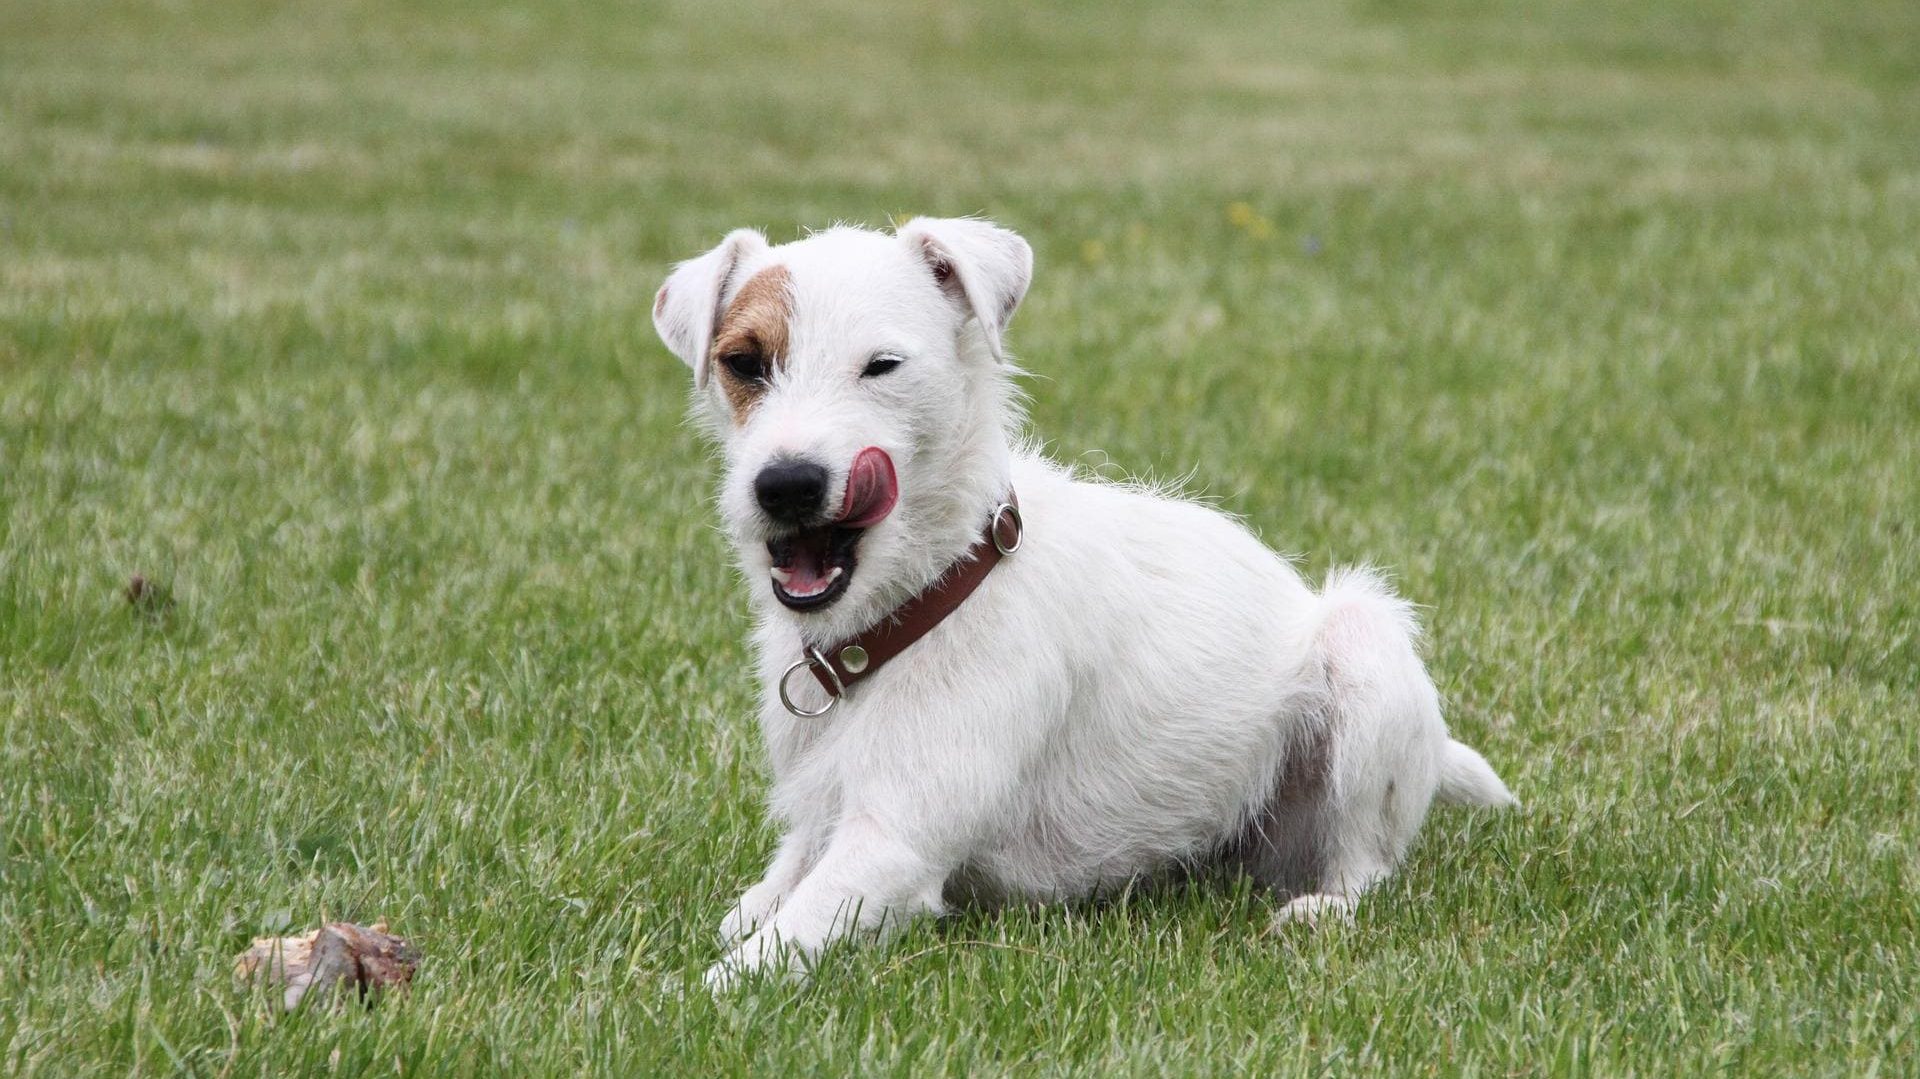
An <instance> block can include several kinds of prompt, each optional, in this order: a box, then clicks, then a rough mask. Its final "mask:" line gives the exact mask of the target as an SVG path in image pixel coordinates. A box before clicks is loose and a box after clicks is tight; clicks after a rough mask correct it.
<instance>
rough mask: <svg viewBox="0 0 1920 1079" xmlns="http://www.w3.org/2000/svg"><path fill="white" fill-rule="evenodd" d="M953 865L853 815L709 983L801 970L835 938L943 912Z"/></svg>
mask: <svg viewBox="0 0 1920 1079" xmlns="http://www.w3.org/2000/svg"><path fill="white" fill-rule="evenodd" d="M951 869H952V867H951V866H948V865H945V864H942V863H941V862H940V861H938V860H936V859H933V858H929V857H927V856H926V855H924V854H923V853H922V852H920V851H917V850H915V849H914V848H913V846H912V845H911V844H909V843H907V842H905V841H903V840H902V839H901V838H899V837H898V836H897V835H896V834H894V833H893V832H892V831H890V830H889V829H887V828H884V827H882V826H881V824H880V823H879V822H877V821H875V820H874V819H873V818H871V817H868V816H865V815H854V816H851V817H848V818H847V819H846V820H843V821H842V822H841V824H840V826H839V828H838V829H837V830H836V831H835V832H834V835H833V838H832V839H831V840H830V841H829V842H828V844H827V848H826V850H825V851H823V852H822V853H821V855H820V860H819V862H818V863H817V864H815V865H814V867H813V869H812V870H811V871H810V872H808V873H807V875H806V877H805V878H804V879H803V880H801V882H800V884H799V886H798V887H796V888H794V889H793V891H792V893H791V894H789V895H788V896H787V897H786V898H785V899H784V900H782V901H781V902H780V904H779V906H778V908H777V909H776V910H775V911H774V912H773V915H772V917H771V918H770V919H769V920H768V921H767V922H766V924H764V925H762V926H761V927H760V928H759V929H757V930H755V931H754V932H753V934H752V935H751V936H749V937H747V939H746V940H744V941H742V942H741V943H740V945H739V946H738V947H736V948H734V949H733V951H732V952H731V953H729V954H728V955H727V957H726V958H725V959H722V960H721V961H720V962H718V963H716V964H714V965H713V967H712V968H711V969H710V970H708V971H707V984H708V985H709V986H711V987H713V988H714V989H716V990H717V989H723V988H725V987H727V986H729V985H732V984H733V982H734V981H735V980H736V979H737V978H738V977H739V976H740V975H742V974H745V973H747V972H750V971H756V970H764V971H769V972H777V973H781V974H798V973H801V972H802V971H803V970H804V967H805V965H806V964H807V963H809V962H811V961H812V959H813V958H814V957H815V956H817V955H819V954H820V951H821V949H822V948H824V947H826V945H827V944H828V943H830V942H831V941H833V940H834V939H836V938H839V937H842V936H848V935H851V934H853V933H855V932H867V933H881V932H886V931H888V930H891V929H893V928H896V927H898V926H899V925H901V924H902V923H904V922H905V921H907V920H908V919H910V918H912V917H914V916H916V915H920V914H937V913H939V912H940V909H941V907H940V892H941V888H942V887H943V886H944V885H945V883H946V879H947V876H948V874H949V872H950V871H951Z"/></svg>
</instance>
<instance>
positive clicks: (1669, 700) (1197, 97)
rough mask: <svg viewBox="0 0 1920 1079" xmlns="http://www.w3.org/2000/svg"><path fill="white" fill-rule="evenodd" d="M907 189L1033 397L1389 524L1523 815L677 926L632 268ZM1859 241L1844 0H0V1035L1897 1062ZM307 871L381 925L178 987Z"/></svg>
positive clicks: (689, 482)
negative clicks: (1004, 895)
mask: <svg viewBox="0 0 1920 1079" xmlns="http://www.w3.org/2000/svg"><path fill="white" fill-rule="evenodd" d="M908 213H935V214H963V213H985V214H988V215H990V216H992V217H994V218H996V219H997V220H999V221H1001V222H1002V223H1004V224H1007V225H1009V226H1011V227H1014V228H1016V229H1018V230H1020V231H1021V232H1022V233H1023V234H1025V235H1026V236H1027V237H1028V238H1029V240H1031V241H1032V242H1033V244H1034V246H1035V249H1036V252H1037V255H1038V260H1039V270H1038V276H1037V281H1036V286H1035V289H1034V291H1033V293H1032V294H1031V296H1030V298H1029V301H1028V303H1027V305H1026V306H1025V307H1023V309H1022V311H1021V314H1020V316H1019V318H1018V320H1017V321H1016V323H1015V326H1014V333H1013V346H1014V348H1015V350H1016V352H1018V354H1019V355H1020V357H1021V361H1022V363H1023V365H1024V366H1025V367H1027V368H1028V369H1030V370H1031V371H1032V372H1034V374H1035V378H1033V379H1032V380H1031V381H1030V382H1029V383H1028V388H1029V389H1030V390H1031V392H1032V394H1033V397H1034V406H1033V416H1034V427H1035V430H1036V432H1037V433H1038V434H1039V435H1040V436H1041V437H1043V438H1045V439H1047V440H1048V441H1049V443H1050V445H1051V447H1052V449H1053V451H1054V452H1055V453H1056V454H1057V455H1059V456H1061V457H1063V458H1067V459H1072V460H1078V461H1082V462H1084V463H1086V464H1087V465H1088V466H1089V467H1101V468H1106V469H1108V470H1109V471H1122V472H1126V473H1147V474H1155V475H1162V476H1167V475H1180V474H1184V473H1187V472H1188V471H1189V470H1191V471H1192V472H1193V473H1194V475H1195V480H1194V486H1195V487H1196V488H1197V489H1200V490H1203V491H1205V492H1206V493H1207V494H1208V495H1210V496H1211V497H1214V498H1216V499H1218V500H1219V501H1220V502H1221V503H1222V504H1223V505H1224V506H1225V507H1227V508H1228V509H1231V510H1233V511H1235V512H1237V513H1240V514H1243V515H1245V516H1246V517H1247V518H1248V520H1249V521H1250V523H1252V524H1253V526H1254V527H1255V528H1257V529H1258V530H1259V531H1260V532H1261V533H1262V534H1263V535H1264V536H1266V537H1267V539H1268V540H1269V542H1271V543H1273V544H1274V545H1275V546H1276V547H1279V548H1281V549H1283V550H1286V551H1290V552H1296V553H1299V554H1301V555H1302V556H1303V557H1304V561H1305V564H1306V566H1307V567H1308V568H1309V570H1310V571H1313V572H1318V571H1319V570H1320V569H1322V568H1324V567H1325V566H1326V565H1327V564H1328V563H1329V562H1331V561H1336V560H1338V561H1356V560H1369V561H1373V562H1376V563H1379V564H1382V565H1385V566H1388V567H1390V568H1392V569H1393V570H1395V571H1396V573H1397V574H1398V575H1399V578H1400V580H1401V583H1402V585H1403V587H1404V589H1405V590H1406V592H1407V593H1408V594H1409V595H1410V596H1412V597H1413V598H1414V599H1416V600H1417V601H1419V602H1421V603H1422V604H1424V605H1426V606H1427V608H1428V610H1427V615H1428V621H1429V624H1430V627H1431V643H1430V648H1429V651H1430V653H1431V656H1432V662H1433V667H1434V670H1435V673H1436V677H1437V678H1438V679H1439V681H1440V683H1441V685H1442V688H1443V691H1444V692H1445V694H1446V695H1447V698H1448V701H1449V708H1450V716H1451V720H1452V722H1453V724H1454V726H1455V728H1456V730H1457V731H1459V732H1460V733H1461V735H1462V737H1464V738H1466V739H1468V740H1469V741H1471V742H1473V743H1474V744H1476V745H1478V746H1479V747H1480V748H1481V749H1482V750H1484V751H1485V752H1486V753H1487V755H1488V756H1489V758H1490V759H1492V760H1493V761H1494V762H1495V763H1496V765H1497V766H1498V767H1499V768H1500V770H1501V771H1502V773H1503V774H1504V775H1505V776H1506V777H1507V779H1508V780H1509V782H1510V783H1511V784H1512V785H1513V786H1514V789H1515V790H1516V791H1517V792H1518V793H1519V795H1520V796H1521V797H1522V799H1523V800H1525V801H1526V802H1527V803H1528V805H1529V810H1528V812H1527V813H1526V814H1525V815H1523V816H1511V817H1503V818H1495V817H1476V816H1473V815H1469V814H1463V813H1458V812H1443V813H1441V814H1440V815H1438V816H1436V817H1435V818H1434V819H1433V821H1432V823H1431V824H1430V826H1429V831H1428V834H1427V837H1426V839H1425V841H1424V842H1423V844H1422V845H1421V846H1420V848H1419V849H1418V850H1417V852H1416V854H1415V856H1414V858H1413V859H1412V861H1411V862H1410V864H1409V865H1408V867H1407V870H1406V871H1405V873H1404V874H1403V875H1402V876H1400V877H1399V878H1397V879H1396V881H1395V882H1394V883H1393V884H1391V885H1390V886H1388V887H1386V888H1385V889H1383V890H1382V891H1381V893H1380V894H1379V895H1378V897H1377V898H1375V899H1374V900H1372V901H1371V902H1370V905H1369V906H1368V908H1367V909H1366V911H1365V913H1364V914H1363V915H1362V918H1361V920H1360V923H1359V924H1358V925H1357V926H1355V927H1353V928H1352V929H1350V930H1345V931H1338V932H1334V933H1331V934H1325V935H1321V936H1309V935H1294V934H1287V935H1282V936H1278V937H1271V936H1264V935H1262V929H1263V927H1264V925H1265V920H1266V919H1265V908H1264V907H1263V905H1262V901H1261V900H1260V899H1259V897H1257V896H1253V895H1250V894H1248V893H1246V892H1245V890H1244V889H1243V890H1240V891H1237V892H1236V891H1231V890H1229V891H1215V890H1206V889H1199V890H1189V891H1181V890H1177V889H1175V890H1167V889H1149V890H1146V891H1144V892H1142V893H1140V894H1137V895H1133V896H1129V897H1127V898H1126V899H1124V900H1122V901H1120V902H1118V903H1114V904H1109V905H1105V906H1101V907H1098V908H1068V909H1053V910H1046V911H1038V912H1017V913H1011V914H1006V915H968V916H963V917H961V918H958V919H955V920H953V921H950V922H948V923H945V924H943V925H939V926H925V927H920V928H917V929H915V930H914V931H913V932H912V933H910V934H908V935H907V936H906V937H905V938H903V939H902V940H900V941H899V942H897V943H895V944H892V945H889V946H888V947H886V948H884V949H879V950H872V951H864V952H854V953H847V954H842V955H837V956H836V957H834V959H833V961H832V962H830V963H829V964H828V966H827V969H825V970H824V971H823V972H822V976H821V978H820V980H819V982H818V984H816V985H815V986H814V987H812V988H811V989H808V990H806V991H799V992H796V991H791V990H781V989H777V988H765V989H762V990H760V991H758V992H756V993H749V994H747V995H745V996H743V997H741V998H738V999H735V1000H730V1001H725V1002H721V1003H715V1002H713V1001H710V1000H709V999H707V997H706V996H705V995H704V993H702V992H700V991H699V990H697V989H694V990H692V991H691V992H688V991H686V990H687V989H688V986H689V984H690V981H689V980H690V979H694V978H697V975H698V972H699V971H700V970H701V969H703V968H704V966H705V965H706V964H707V963H708V962H710V961H711V960H712V959H713V958H714V956H715V948H714V944H713V942H712V938H711V934H712V930H713V928H714V926H716V925H717V923H718V920H719V918H720V916H721V914H722V913H723V912H724V910H725V908H726V907H727V905H728V904H729V903H730V902H731V901H732V899H733V897H734V896H735V895H736V894H737V892H738V891H739V890H740V888H741V887H743V886H744V885H745V884H746V883H748V882H750V881H751V880H752V879H753V878H754V874H755V873H756V871H757V870H758V868H759V862H760V861H761V860H762V859H763V857H764V856H765V854H766V853H767V850H768V848H769V844H770V836H769V835H768V834H767V833H766V832H765V831H764V830H763V829H762V828H761V826H760V814H759V810H758V807H757V797H758V792H759V790H760V786H761V780H760V775H759V771H758V768H759V763H758V750H757V747H756V745H755V744H754V734H753V730H752V724H751V722H750V712H751V701H752V699H753V687H752V686H751V684H750V681H749V675H748V671H747V670H746V668H745V666H744V665H743V658H744V657H743V652H742V647H741V644H740V638H741V634H742V630H743V623H744V601H743V599H742V597H741V595H740V593H739V590H738V588H737V585H736V582H734V581H733V580H732V579H731V574H730V571H729V569H728V567H727V564H726V554H725V551H724V549H723V546H722V544H721V543H720V541H719V539H718V537H717V536H716V535H715V534H714V532H713V528H712V525H711V523H710V519H709V516H708V514H707V512H706V507H705V501H704V500H705V495H706V491H707V489H708V486H709V482H710V469H709V466H708V464H707V462H706V460H705V454H704V450H703V448H702V447H701V445H700V444H699V440H698V438H697V436H696V434H695V433H694V432H693V431H692V430H691V429H690V428H689V427H688V426H687V425H686V424H685V423H684V421H683V419H682V416H683V412H684V405H685V400H686V396H685V395H686V389H685V372H684V370H683V368H681V367H680V365H679V364H678V363H677V362H676V361H674V360H673V359H672V358H671V357H670V356H668V355H667V354H666V352H665V350H664V349H662V348H661V347H660V346H659V345H658V344H657V342H656V341H655V339H654V336H653V333H652V330H651V327H650V325H649V321H648V310H649V304H650V302H651V299H652V294H653V289H654V288H655V287H657V285H658V283H659V281H660V280H661V278H662V277H663V275H664V273H665V271H666V268H667V266H668V264H669V263H670V262H671V261H672V260H675V259H678V258H683V257H687V256H690V255H692V254H695V253H697V252H699V251H701V250H704V249H705V248H706V247H708V246H710V245H711V244H712V243H714V242H715V241H716V240H717V239H718V237H719V236H720V235H721V234H722V233H723V232H724V231H725V230H726V229H728V228H731V227H735V226H738V225H743V224H752V225H757V226H760V227H762V228H765V229H767V230H768V232H769V234H770V235H772V236H773V237H774V238H775V239H776V240H780V239H787V238H792V237H794V236H796V235H798V234H799V232H800V230H801V229H803V228H805V227H809V226H820V225H824V224H828V223H831V222H834V221H837V220H854V221H866V222H869V223H874V224H881V223H884V222H885V220H886V219H887V218H888V217H889V216H890V215H894V214H908ZM1916 241H1920V8H1917V7H1915V5H1913V4H1912V3H1909V2H1904V0H1901V2H1875V0H1867V2H1860V3H1849V4H1815V3H1806V2H1775V0H1761V2H1755V3H1732V2H1716V0H1709V2H1704V3H1669V2H1654V0H1646V2H1632V3H1628V2H1598V3H1572V2H1566V3H1562V2H1543V3H1519V2H1512V3H1503V2H1498V0H1432V2H1424V0H1411V2H1387V0H1375V2H1363V0H1355V2H1350V3H1335V2H1319V0H1310V2H1304V3H1284V4H1243V3H1208V4H1202V5H1196V6H1191V7H1175V6H1172V5H1166V6H1161V5H1151V4H1144V3H1127V2H1118V3H1110V4H1100V5H1095V4H1063V5H1053V6H1040V5H1020V4H1007V3H990V4H984V5H978V6H969V7H965V8H961V7H958V6H952V7H931V6H929V7H898V6H890V5H882V4H872V3H861V2H842V3H808V4H793V5H778V6H775V5H768V6H766V7H764V8H753V7H748V6H736V5H730V4H692V3H686V4H649V5H616V4H605V3H568V4H553V5H519V6H515V5H495V4H486V5H481V4H472V5H469V4H452V3H441V4H431V3H422V4H407V5H391V4H371V3H368V4H349V3H338V4H318V5H281V4H236V3H230V2H222V3H184V2H183V3H163V4H152V3H137V4H108V3H92V2H77V3H51V2H41V0H11V2H9V3H7V4H6V5H4V6H0V1070H4V1071H7V1072H9V1073H14V1074H35V1075H37V1074H46V1075H67V1074H107V1073H112V1074H126V1073H129V1072H132V1073H152V1072H176V1071H186V1072H192V1073H196V1074H205V1075H227V1074H278V1073H284V1072H301V1071H313V1070H322V1069H328V1070H331V1071H332V1072H333V1073H335V1074H363V1073H366V1074H371V1073H374V1072H378V1073H380V1074H389V1073H392V1072H394V1071H396V1070H398V1071H400V1072H402V1073H415V1072H427V1073H477V1072H491V1071H511V1072H514V1073H520V1074H564V1073H572V1072H577V1071H581V1070H590V1071H602V1072H616V1073H642V1072H656V1071H674V1072H736V1071H747V1070H759V1071H790V1072H844V1071H851V1070H856V1069H858V1070H867V1071H884V1072H914V1073H924V1072H947V1073H956V1074H957V1073H972V1072H981V1071H985V1072H1030V1071H1031V1072H1077V1073H1112V1072H1121V1073H1138V1074H1168V1073H1188V1072H1215V1073H1220V1072H1230V1071H1232V1072H1247V1071H1265V1072H1273V1071H1282V1072H1289V1073H1290V1072H1328V1071H1334V1072H1338V1071H1347V1070H1361V1069H1367V1070H1372V1069H1381V1068H1384V1069H1390V1070H1392V1071H1395V1072H1409V1071H1416V1070H1418V1071H1432V1072H1438V1073H1446V1074H1580V1073H1600V1074H1625V1073H1641V1074H1676V1073H1681V1074H1685V1073H1697V1072H1702V1071H1707V1070H1720V1071H1729V1072H1737V1073H1743V1074H1745V1073H1766V1072H1778V1073H1793V1074H1807V1073H1828V1074H1862V1073H1871V1072H1874V1071H1876V1070H1877V1071H1879V1072H1881V1073H1886V1074H1899V1073H1907V1072H1911V1071H1912V1070H1914V1068H1915V1067H1916V1064H1915V1041H1916V1033H1915V1018H1914V1011H1913V1009H1912V1006H1911V1004H1912V1001H1913V999H1914V995H1915V992H1916V990H1917V989H1920V984H1917V981H1916V973H1915V972H1916V967H1917V966H1920V963H1917V960H1920V950H1917V949H1916V946H1915V942H1914V937H1915V929H1916V914H1915V911H1916V904H1915V891H1916V882H1917V881H1920V857H1917V855H1916V841H1917V840H1920V829H1917V827H1916V825H1917V824H1920V812H1916V808H1915V807H1916V801H1917V799H1916V795H1917V794H1920V791H1917V790H1916V786H1917V784H1916V780H1915V776H1916V765H1920V752H1916V740H1915V738H1914V734H1913V731H1914V729H1915V727H1916V721H1920V705H1916V703H1915V692H1916V689H1920V639H1917V638H1916V628H1917V627H1920V621H1917V620H1916V600H1915V598H1914V588H1913V581H1914V578H1915V572H1916V570H1920V546H1917V540H1916V533H1915V529H1916V526H1917V525H1920V522H1917V521H1916V511H1917V510H1920V481H1916V478H1915V477H1916V475H1920V429H1917V428H1916V417H1917V416H1920V349H1917V348H1916V342H1920V244H1917V243H1916ZM1107 462H1111V464H1110V465H1109V464H1107ZM135 574H140V575H143V576H145V577H146V578H148V579H149V580H151V581H153V582H155V584H156V586H157V587H156V589H155V590H154V591H151V592H149V593H148V596H149V597H151V596H154V595H160V596H163V597H164V598H161V599H158V600H155V599H152V598H143V601H142V602H141V603H139V604H130V603H129V602H128V600H127V599H126V598H125V596H124V590H125V589H126V587H127V584H128V581H129V579H130V578H131V577H132V576H133V575H135ZM323 914H324V915H326V916H329V917H346V918H356V919H361V920H366V921H371V920H373V919H374V918H376V917H379V916H386V917H388V918H390V919H391V920H392V921H393V923H394V926H395V928H396V930H398V931H400V932H403V933H406V934H408V935H409V936H411V937H413V938H414V939H415V940H416V941H418V942H419V943H420V944H421V945H422V946H423V947H424V948H425V950H426V952H427V954H428V956H429V962H428V965H427V967H426V968H425V969H424V970H423V972H422V976H421V980H420V984H419V986H418V988H417V989H416V991H415V992H414V993H413V994H412V995H411V996H410V997H409V998H407V999H406V1000H404V1001H390V1002H387V1003H384V1004H382V1005H381V1006H380V1007H379V1008H377V1009H375V1010H373V1011H370V1012H360V1011H351V1012H348V1013H345V1014H338V1015H329V1014H303V1015H298V1016H294V1017H274V1016H272V1015H271V1014H270V1013H268V1012H267V1011H265V1010H264V1009H263V1007H262V1006H261V1002H260V1001H259V1000H258V999H255V998H249V997H247V996H246V995H244V994H237V993H235V992H234V991H233V989H232V988H231V987H230V985H229V983H228V978H227V972H228V963H229V961H230V959H231V957H232V956H233V955H234V954H235V953H237V952H238V951H239V950H240V949H241V948H243V947H244V946H245V944H246V943H247V940H248V939H249V938H250V937H252V936H253V935H255V934H257V933H264V932H268V931H270V930H280V929H292V928H295V927H305V926H308V925H310V924H312V923H313V922H314V921H316V920H317V919H318V918H319V917H321V916H322V915H323Z"/></svg>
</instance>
